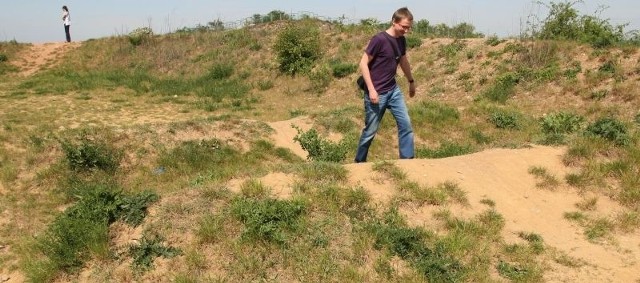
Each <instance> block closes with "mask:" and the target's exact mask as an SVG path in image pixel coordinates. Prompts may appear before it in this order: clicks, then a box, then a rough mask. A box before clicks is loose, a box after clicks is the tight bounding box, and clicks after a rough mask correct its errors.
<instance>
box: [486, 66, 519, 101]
mask: <svg viewBox="0 0 640 283" xmlns="http://www.w3.org/2000/svg"><path fill="white" fill-rule="evenodd" d="M520 79H521V77H520V74H518V73H513V72H508V73H504V74H502V75H500V76H498V77H497V78H496V81H495V83H494V84H493V85H492V86H491V87H489V89H487V90H486V91H485V92H483V93H482V96H483V97H485V98H487V99H489V100H490V101H492V102H499V103H505V102H507V100H508V99H509V98H510V97H511V96H513V93H514V88H515V86H516V85H517V84H518V83H519V82H520Z"/></svg>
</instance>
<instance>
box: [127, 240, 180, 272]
mask: <svg viewBox="0 0 640 283" xmlns="http://www.w3.org/2000/svg"><path fill="white" fill-rule="evenodd" d="M162 242H163V239H162V238H161V237H159V236H155V237H152V238H148V237H146V236H144V237H142V239H141V240H140V242H139V243H138V244H134V245H130V246H129V256H131V257H132V258H133V262H132V265H133V267H134V268H135V269H137V270H142V271H144V270H147V269H150V268H151V267H152V266H153V259H154V258H155V257H159V256H162V257H165V258H171V257H175V256H178V255H180V254H182V251H181V250H180V249H177V248H174V247H168V246H165V245H164V244H162Z"/></svg>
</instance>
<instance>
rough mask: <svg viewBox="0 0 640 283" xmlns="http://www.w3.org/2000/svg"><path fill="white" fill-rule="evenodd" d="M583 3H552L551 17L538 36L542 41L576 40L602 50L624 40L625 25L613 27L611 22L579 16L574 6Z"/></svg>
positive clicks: (594, 17)
mask: <svg viewBox="0 0 640 283" xmlns="http://www.w3.org/2000/svg"><path fill="white" fill-rule="evenodd" d="M581 2H582V1H571V2H561V3H553V2H552V3H551V4H550V6H548V8H549V15H548V16H547V18H546V19H545V20H544V21H543V23H542V29H541V31H540V32H539V33H538V34H537V37H538V38H541V39H555V40H575V41H579V42H583V43H588V44H591V45H592V46H593V47H596V48H602V47H607V46H611V45H613V44H615V43H618V42H622V41H623V40H624V32H623V28H624V26H625V25H618V26H612V25H611V23H609V20H603V19H600V18H598V17H596V16H585V15H579V13H578V10H576V9H575V8H574V5H575V4H577V3H581Z"/></svg>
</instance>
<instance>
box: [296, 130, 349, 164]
mask: <svg viewBox="0 0 640 283" xmlns="http://www.w3.org/2000/svg"><path fill="white" fill-rule="evenodd" d="M293 127H294V128H295V129H296V130H297V131H298V134H297V135H296V136H295V137H294V138H293V140H294V141H296V142H298V143H300V146H302V149H304V150H305V151H306V152H307V153H308V156H307V158H308V159H310V160H313V161H327V162H342V161H343V160H344V159H345V158H346V156H347V152H348V150H349V149H348V141H347V140H346V139H343V140H342V141H341V142H340V143H334V142H332V141H329V140H326V139H323V138H321V137H320V136H319V135H318V132H317V131H316V130H315V129H311V130H309V131H307V132H303V131H302V130H301V129H300V128H298V127H296V126H293Z"/></svg>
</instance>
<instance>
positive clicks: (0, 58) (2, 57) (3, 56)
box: [0, 53, 9, 63]
mask: <svg viewBox="0 0 640 283" xmlns="http://www.w3.org/2000/svg"><path fill="white" fill-rule="evenodd" d="M7 60H9V57H7V55H6V54H3V53H0V63H1V62H7Z"/></svg>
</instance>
